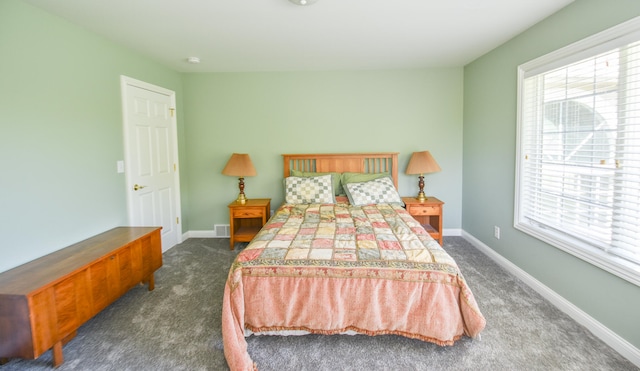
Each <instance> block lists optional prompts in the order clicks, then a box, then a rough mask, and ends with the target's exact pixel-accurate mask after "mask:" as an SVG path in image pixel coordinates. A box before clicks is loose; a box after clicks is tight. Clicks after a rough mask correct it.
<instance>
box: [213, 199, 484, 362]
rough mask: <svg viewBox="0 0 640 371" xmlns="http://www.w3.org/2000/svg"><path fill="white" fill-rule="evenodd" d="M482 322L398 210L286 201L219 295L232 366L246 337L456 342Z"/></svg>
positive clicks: (425, 239) (432, 245) (459, 283)
mask: <svg viewBox="0 0 640 371" xmlns="http://www.w3.org/2000/svg"><path fill="white" fill-rule="evenodd" d="M484 326H485V319H484V317H483V316H482V314H481V313H480V310H479V308H478V305H477V304H476V301H475V299H474V297H473V294H472V293H471V290H470V289H469V287H468V286H467V283H466V282H465V280H464V278H463V277H462V274H461V273H460V271H459V269H458V266H457V265H456V263H455V261H454V260H453V259H452V258H451V257H450V256H449V255H448V254H447V253H446V252H445V251H444V250H443V249H442V247H440V245H438V243H437V242H436V241H435V240H433V239H432V238H431V237H430V236H429V234H428V233H427V232H426V231H425V230H424V228H422V226H420V224H419V223H418V222H417V221H415V219H413V218H412V217H411V215H409V213H408V212H407V211H406V210H405V209H404V208H402V207H401V206H399V205H390V204H379V205H370V206H363V207H354V206H349V205H347V204H342V203H338V204H335V205H320V204H312V205H283V206H282V207H281V208H280V209H279V210H278V212H276V214H275V215H274V217H273V218H271V219H270V220H269V222H268V223H267V225H265V226H264V228H263V229H262V230H261V231H260V233H259V234H258V235H257V236H256V238H255V239H254V240H253V241H252V242H251V243H250V244H249V245H248V246H247V247H246V248H245V249H244V250H243V251H242V252H241V253H240V254H238V257H237V258H236V260H235V261H234V263H233V265H232V267H231V269H230V271H229V277H228V279H227V284H226V286H225V291H224V298H223V310H222V332H223V341H224V353H225V357H226V359H227V363H228V364H229V367H230V368H231V370H251V369H255V368H256V365H255V364H254V363H253V361H252V360H251V358H250V356H249V353H248V352H247V342H246V340H245V328H246V329H248V330H250V331H252V332H256V333H257V332H266V331H283V330H304V331H307V332H310V333H316V334H338V333H343V332H346V331H349V330H351V331H356V332H359V333H362V334H367V335H382V334H396V335H402V336H406V337H409V338H415V339H420V340H424V341H429V342H433V343H436V344H439V345H452V344H453V343H454V342H455V341H456V340H458V339H459V338H460V337H462V336H463V335H467V336H470V337H475V336H476V335H478V334H479V333H480V332H481V331H482V330H483V329H484Z"/></svg>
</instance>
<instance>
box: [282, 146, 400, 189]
mask: <svg viewBox="0 0 640 371" xmlns="http://www.w3.org/2000/svg"><path fill="white" fill-rule="evenodd" d="M282 157H283V160H284V176H285V178H286V177H288V176H289V175H290V172H291V170H299V171H313V172H319V173H326V172H338V173H344V172H353V173H382V172H388V173H389V174H391V178H393V184H394V185H395V186H396V189H397V188H398V152H375V153H307V154H293V155H282Z"/></svg>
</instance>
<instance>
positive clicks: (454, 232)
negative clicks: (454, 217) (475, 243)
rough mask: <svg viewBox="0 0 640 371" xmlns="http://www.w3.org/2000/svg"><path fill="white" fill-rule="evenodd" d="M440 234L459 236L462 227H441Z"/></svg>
mask: <svg viewBox="0 0 640 371" xmlns="http://www.w3.org/2000/svg"><path fill="white" fill-rule="evenodd" d="M442 235H443V236H445V237H446V236H456V237H460V236H462V229H459V228H443V229H442Z"/></svg>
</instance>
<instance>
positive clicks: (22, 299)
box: [0, 227, 162, 367]
mask: <svg viewBox="0 0 640 371" xmlns="http://www.w3.org/2000/svg"><path fill="white" fill-rule="evenodd" d="M160 229H161V228H160V227H119V228H114V229H112V230H110V231H107V232H104V233H102V234H99V235H97V236H94V237H91V238H89V239H87V240H84V241H81V242H79V243H76V244H74V245H71V246H69V247H66V248H64V249H61V250H58V251H56V252H53V253H51V254H49V255H46V256H43V257H41V258H39V259H36V260H33V261H31V262H29V263H26V264H23V265H21V266H19V267H16V268H13V269H11V270H8V271H6V272H3V273H0V364H1V363H2V361H6V360H8V358H13V357H19V358H26V359H35V358H38V357H39V356H40V355H42V354H43V353H44V352H46V351H47V350H49V349H51V348H53V364H54V366H56V367H57V366H59V365H60V364H62V363H63V362H64V357H63V355H62V345H63V344H65V343H67V342H68V341H69V340H71V339H72V338H73V337H74V336H75V335H76V330H77V329H78V327H80V326H81V325H82V324H83V323H85V322H86V321H87V320H89V319H90V318H91V317H93V316H94V315H95V314H97V313H98V312H100V311H101V310H102V309H104V308H105V307H106V306H108V305H109V304H111V303H112V302H114V301H115V300H116V299H118V298H119V297H120V296H121V295H123V294H124V293H126V292H127V291H128V290H129V289H131V288H132V287H134V286H135V285H137V284H139V283H141V282H145V283H147V282H148V284H149V290H153V288H154V279H153V274H154V272H155V271H156V270H157V269H158V268H160V267H161V266H162V247H161V238H160Z"/></svg>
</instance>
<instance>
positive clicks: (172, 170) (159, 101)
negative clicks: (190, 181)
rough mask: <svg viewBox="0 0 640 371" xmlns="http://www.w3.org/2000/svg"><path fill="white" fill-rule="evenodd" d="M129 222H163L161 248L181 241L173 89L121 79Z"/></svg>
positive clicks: (158, 223) (158, 224)
mask: <svg viewBox="0 0 640 371" xmlns="http://www.w3.org/2000/svg"><path fill="white" fill-rule="evenodd" d="M121 85H122V104H123V117H124V139H125V169H126V171H125V173H126V185H127V204H128V209H129V223H130V224H131V225H132V226H161V227H162V249H163V251H166V250H167V249H169V248H171V247H173V246H174V245H175V244H177V243H180V242H182V225H181V222H180V217H179V216H180V182H179V178H180V177H179V173H178V144H177V143H178V141H177V129H176V115H175V93H174V92H173V91H170V90H167V89H164V88H161V87H158V86H154V85H151V84H147V83H145V82H142V81H138V80H134V79H131V78H129V77H126V76H122V78H121Z"/></svg>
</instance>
